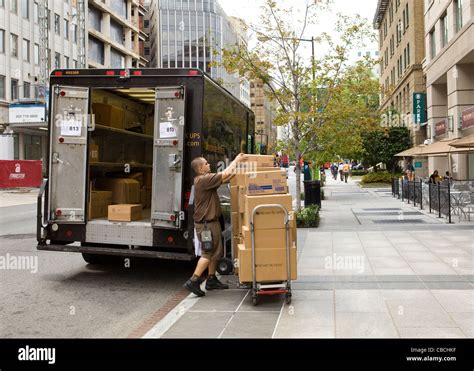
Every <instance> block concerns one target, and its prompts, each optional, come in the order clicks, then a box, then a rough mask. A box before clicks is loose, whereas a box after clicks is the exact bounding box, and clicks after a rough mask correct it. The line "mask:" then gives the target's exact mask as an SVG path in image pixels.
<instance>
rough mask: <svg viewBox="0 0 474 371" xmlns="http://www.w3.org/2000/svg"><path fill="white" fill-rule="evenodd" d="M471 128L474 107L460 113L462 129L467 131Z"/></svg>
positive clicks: (473, 121) (473, 120) (473, 123)
mask: <svg viewBox="0 0 474 371" xmlns="http://www.w3.org/2000/svg"><path fill="white" fill-rule="evenodd" d="M471 126H474V107H471V108H469V109H467V110H465V111H464V112H463V113H462V128H463V129H467V128H469V127H471Z"/></svg>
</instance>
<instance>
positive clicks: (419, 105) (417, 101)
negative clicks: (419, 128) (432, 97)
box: [413, 93, 427, 125]
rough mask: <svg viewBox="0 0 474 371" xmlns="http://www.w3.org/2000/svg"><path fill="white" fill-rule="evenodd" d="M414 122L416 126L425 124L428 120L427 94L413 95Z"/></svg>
mask: <svg viewBox="0 0 474 371" xmlns="http://www.w3.org/2000/svg"><path fill="white" fill-rule="evenodd" d="M413 116H414V117H413V122H414V123H415V124H419V125H421V124H425V123H426V121H427V118H426V94H425V93H414V94H413Z"/></svg>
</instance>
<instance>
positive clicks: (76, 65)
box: [73, 59, 79, 68]
mask: <svg viewBox="0 0 474 371" xmlns="http://www.w3.org/2000/svg"><path fill="white" fill-rule="evenodd" d="M73 64H74V68H78V67H79V63H78V62H77V61H76V60H75V59H74V60H73Z"/></svg>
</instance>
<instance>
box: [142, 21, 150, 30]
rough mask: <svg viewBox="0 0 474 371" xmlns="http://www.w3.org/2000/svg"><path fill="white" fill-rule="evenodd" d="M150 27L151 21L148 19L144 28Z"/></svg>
mask: <svg viewBox="0 0 474 371" xmlns="http://www.w3.org/2000/svg"><path fill="white" fill-rule="evenodd" d="M149 26H150V21H149V20H148V19H146V20H145V21H143V27H144V28H148V27H149Z"/></svg>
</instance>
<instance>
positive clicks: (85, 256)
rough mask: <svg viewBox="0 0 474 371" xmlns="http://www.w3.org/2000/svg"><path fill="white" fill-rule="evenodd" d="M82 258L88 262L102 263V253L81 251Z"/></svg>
mask: <svg viewBox="0 0 474 371" xmlns="http://www.w3.org/2000/svg"><path fill="white" fill-rule="evenodd" d="M82 258H83V259H84V260H85V261H86V263H89V264H104V257H103V256H102V255H97V254H87V253H82Z"/></svg>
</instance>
